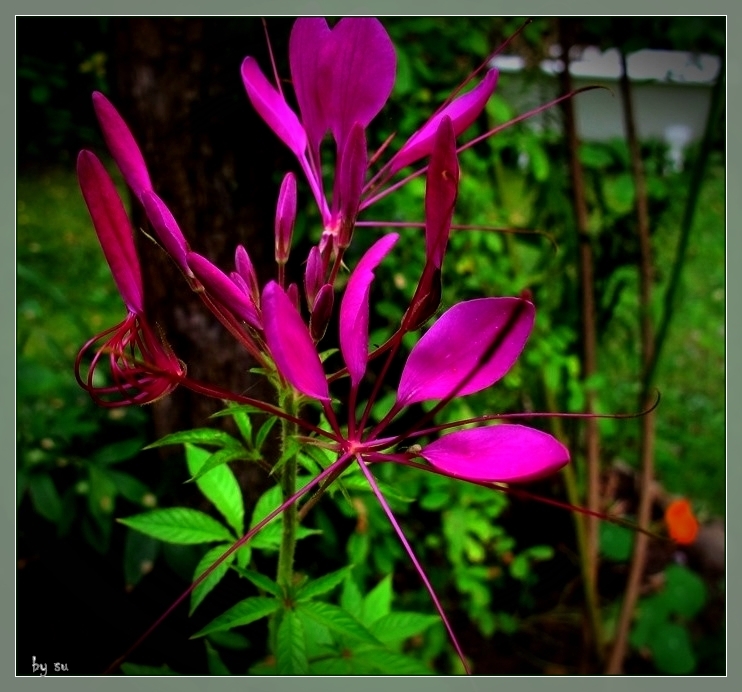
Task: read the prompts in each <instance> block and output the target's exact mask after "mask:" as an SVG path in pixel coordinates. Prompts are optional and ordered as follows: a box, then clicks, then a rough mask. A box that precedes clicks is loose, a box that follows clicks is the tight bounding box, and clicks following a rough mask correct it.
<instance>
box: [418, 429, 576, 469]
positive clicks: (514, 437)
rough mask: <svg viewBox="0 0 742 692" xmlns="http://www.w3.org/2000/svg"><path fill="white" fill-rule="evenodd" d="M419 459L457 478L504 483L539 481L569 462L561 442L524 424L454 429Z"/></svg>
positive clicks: (429, 446)
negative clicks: (537, 479)
mask: <svg viewBox="0 0 742 692" xmlns="http://www.w3.org/2000/svg"><path fill="white" fill-rule="evenodd" d="M420 456H422V457H423V458H424V459H427V460H428V461H429V462H430V463H431V464H432V465H433V466H435V467H436V468H437V469H440V470H441V471H444V472H445V473H449V474H452V475H454V476H458V477H459V478H466V479H467V480H471V481H487V482H504V483H510V482H517V481H528V480H533V479H535V478H540V477H542V476H546V475H548V474H551V473H554V472H555V471H558V470H559V469H560V468H562V466H564V465H565V464H567V463H568V462H569V452H568V451H567V448H566V447H565V446H564V445H563V444H562V443H561V442H559V441H558V440H556V439H555V438H553V437H552V436H551V435H547V434H546V433H545V432H541V431H540V430H535V429H534V428H527V427H526V426H524V425H496V426H493V427H488V428H471V429H469V430H458V431H457V432H454V433H450V434H449V435H444V436H443V437H441V438H440V439H438V440H436V441H435V442H433V443H431V444H429V445H428V446H427V447H425V448H424V449H423V450H422V451H421V452H420Z"/></svg>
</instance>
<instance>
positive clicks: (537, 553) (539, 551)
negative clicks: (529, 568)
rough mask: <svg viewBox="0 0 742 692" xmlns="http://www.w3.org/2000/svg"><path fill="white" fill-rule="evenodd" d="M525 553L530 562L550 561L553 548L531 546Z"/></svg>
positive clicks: (552, 555)
mask: <svg viewBox="0 0 742 692" xmlns="http://www.w3.org/2000/svg"><path fill="white" fill-rule="evenodd" d="M525 553H526V554H527V555H528V556H529V557H530V558H531V559H532V560H539V561H545V560H551V558H553V557H554V548H552V547H551V546H550V545H532V546H531V547H530V548H528V550H526V551H525Z"/></svg>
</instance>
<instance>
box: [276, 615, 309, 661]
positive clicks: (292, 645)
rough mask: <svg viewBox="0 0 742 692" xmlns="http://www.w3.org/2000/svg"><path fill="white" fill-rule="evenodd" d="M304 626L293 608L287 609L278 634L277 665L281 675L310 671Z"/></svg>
mask: <svg viewBox="0 0 742 692" xmlns="http://www.w3.org/2000/svg"><path fill="white" fill-rule="evenodd" d="M306 649H307V645H306V641H305V638H304V626H303V625H302V622H301V620H300V619H299V617H298V616H297V614H296V613H295V612H294V611H293V610H285V611H284V612H283V617H282V618H281V624H280V625H279V627H278V633H277V635H276V667H277V669H278V674H279V675H306V674H307V673H308V672H309V662H308V661H307V650H306Z"/></svg>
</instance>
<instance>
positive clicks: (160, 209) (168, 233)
mask: <svg viewBox="0 0 742 692" xmlns="http://www.w3.org/2000/svg"><path fill="white" fill-rule="evenodd" d="M141 200H142V204H143V205H144V211H145V212H146V213H147V218H148V219H149V222H150V223H151V224H152V227H153V228H154V229H155V231H156V233H157V237H158V238H159V239H160V242H161V243H162V245H163V247H164V248H165V250H166V251H167V253H168V254H169V255H170V256H171V257H172V258H173V259H174V260H175V262H176V264H177V265H178V266H179V267H180V268H181V269H182V270H183V271H184V272H186V274H190V269H188V265H187V264H186V253H187V252H188V243H187V242H186V239H185V237H184V236H183V233H182V231H181V230H180V227H179V226H178V223H177V222H176V221H175V218H174V217H173V215H172V213H171V212H170V210H169V209H168V208H167V205H166V204H165V203H164V202H163V201H162V200H161V199H160V198H159V197H158V196H157V195H156V194H155V193H154V192H152V191H151V190H150V191H147V190H145V191H144V192H143V193H142V197H141Z"/></svg>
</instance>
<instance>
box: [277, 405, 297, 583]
mask: <svg viewBox="0 0 742 692" xmlns="http://www.w3.org/2000/svg"><path fill="white" fill-rule="evenodd" d="M282 399H283V401H282V402H281V403H282V406H281V407H282V408H283V409H284V411H286V412H287V413H289V414H291V415H292V416H296V415H297V414H298V407H297V406H296V401H295V399H294V395H293V392H289V393H287V394H285V395H282ZM297 432H298V431H297V426H296V423H294V422H293V421H289V420H286V419H283V418H282V419H281V455H282V456H283V454H284V453H285V452H286V448H287V445H288V443H289V441H290V440H291V439H292V438H293V437H295V435H296V434H297ZM296 468H297V460H296V455H291V456H289V458H288V459H286V462H285V464H284V466H283V468H282V469H281V493H282V496H283V501H284V502H285V501H286V500H288V498H290V497H291V496H292V495H293V494H294V493H295V492H296ZM282 523H283V528H282V530H281V547H280V548H279V552H278V573H277V575H276V581H277V582H278V584H279V585H280V586H281V587H282V588H283V589H284V592H285V593H290V590H291V585H292V584H293V581H294V552H295V550H296V529H297V526H298V523H299V521H298V509H297V506H296V503H295V502H294V503H293V504H291V505H290V506H289V507H287V508H286V510H285V511H284V513H283V519H282Z"/></svg>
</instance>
